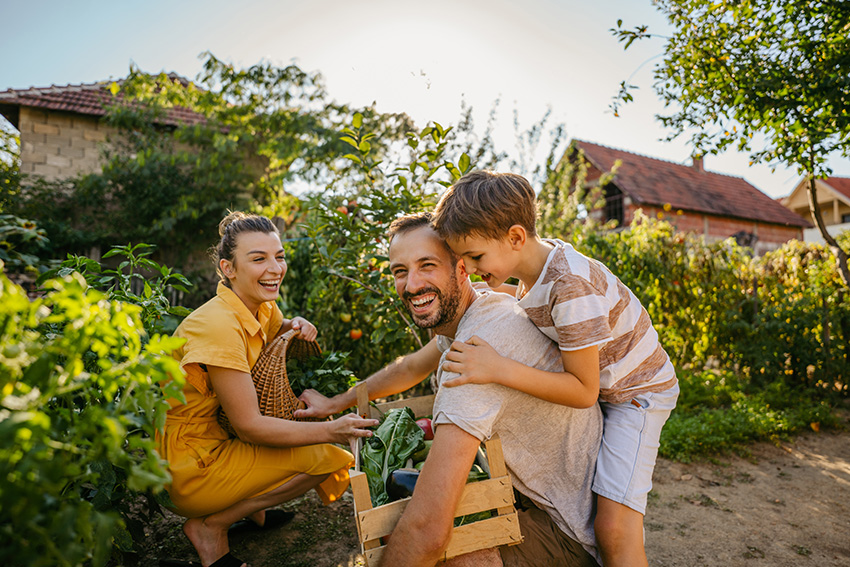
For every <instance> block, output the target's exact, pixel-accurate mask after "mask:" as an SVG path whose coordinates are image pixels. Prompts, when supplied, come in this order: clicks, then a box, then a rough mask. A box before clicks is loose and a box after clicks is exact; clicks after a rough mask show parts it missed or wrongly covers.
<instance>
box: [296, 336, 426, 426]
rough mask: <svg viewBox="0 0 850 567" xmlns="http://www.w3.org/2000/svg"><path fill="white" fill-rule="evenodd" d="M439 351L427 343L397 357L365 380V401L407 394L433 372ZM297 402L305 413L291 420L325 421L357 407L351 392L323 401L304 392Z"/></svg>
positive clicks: (350, 390) (314, 393)
mask: <svg viewBox="0 0 850 567" xmlns="http://www.w3.org/2000/svg"><path fill="white" fill-rule="evenodd" d="M440 356H441V353H440V349H438V348H437V340H436V338H434V339H431V340H430V341H429V342H428V344H426V345H425V346H424V347H422V348H421V349H419V350H417V351H416V352H412V353H410V354H407V355H405V356H400V357H399V358H397V359H395V360H394V361H393V362H392V363H390V364H388V365H387V366H385V367H384V368H382V369H381V370H378V371H377V372H375V373H374V374H372V375H371V376H369V378H367V379H366V384H367V387H368V389H369V399H370V400H374V399H376V398H385V397H387V396H391V395H393V394H398V393H399V392H404V391H405V390H409V389H410V388H412V387H413V386H415V385H417V384H419V383H420V382H421V381H422V380H424V379H425V378H427V377H428V375H429V374H430V373H431V372H434V371H435V370H437V365H438V364H439V363H440ZM299 399H300V400H301V401H303V402H304V403H305V404H307V408H306V409H301V410H296V411H295V412H294V416H295V417H319V418H323V417H327V416H329V415H333V414H336V413H339V412H341V411H344V410H346V409H348V408H350V407H352V406H354V405H356V404H357V393H356V391H355V388H350V389H349V390H348V391H346V392H343V393H342V394H337V395H336V396H334V397H332V398H326V397H325V396H323V395H322V394H320V393H319V392H317V391H315V390H305V391H304V392H303V393H302V394H301V396H299Z"/></svg>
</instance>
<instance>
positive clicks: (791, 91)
mask: <svg viewBox="0 0 850 567" xmlns="http://www.w3.org/2000/svg"><path fill="white" fill-rule="evenodd" d="M655 5H656V6H657V8H658V9H659V10H660V11H661V12H662V13H663V14H664V15H665V16H666V17H667V19H668V21H669V22H670V24H671V25H672V27H673V30H674V32H673V35H672V36H670V37H666V38H664V39H665V41H666V45H665V48H664V59H663V61H662V62H661V63H659V64H657V65H656V67H655V70H654V88H655V91H656V93H657V94H658V95H659V96H660V97H661V99H662V100H663V101H664V102H665V104H666V105H668V106H672V107H673V108H674V110H673V111H672V112H671V113H670V114H667V115H663V116H658V118H659V120H660V121H661V123H662V124H664V125H665V126H667V127H669V128H671V129H672V133H671V135H670V136H669V137H668V140H669V139H673V138H675V137H677V136H679V135H681V134H684V133H686V132H687V133H689V134H690V142H691V143H692V144H693V145H694V147H695V148H696V150H697V151H698V152H701V153H704V152H709V153H719V152H721V151H723V150H725V149H727V148H728V147H730V146H736V147H737V149H738V150H739V151H747V152H750V155H751V160H752V163H773V164H777V163H782V164H786V165H788V166H790V167H796V169H797V171H798V172H799V173H800V174H801V175H805V176H806V178H807V179H808V194H809V208H810V210H811V213H812V218H813V220H814V222H815V224H816V225H817V227H818V229H819V230H820V232H821V234H822V235H823V238H824V240H825V241H826V242H827V243H828V244H829V247H830V248H831V250H832V251H833V253H834V254H835V255H836V258H837V259H838V266H839V271H840V274H841V278H842V280H843V282H844V285H846V286H850V271H848V265H847V253H846V251H845V250H843V249H842V248H841V246H839V244H838V243H837V242H836V240H835V239H834V238H833V237H832V236H831V235H830V234H829V233H828V232H827V231H826V228H825V226H824V223H823V219H822V217H821V211H820V207H819V205H818V201H817V186H816V185H815V180H816V179H818V178H822V177H826V176H828V175H829V174H830V173H831V170H830V167H829V165H828V164H827V158H828V157H829V156H831V155H833V154H835V153H838V154H839V155H841V156H848V155H850V112H848V110H847V108H848V105H850V33H848V30H850V3H848V2H846V1H843V0H830V1H812V0H782V1H778V0H658V1H657V2H655ZM611 31H612V32H613V33H614V35H616V36H617V37H618V38H619V39H620V41H624V42H625V48H626V49H628V47H629V46H630V45H631V44H632V42H634V41H635V40H637V39H645V38H648V37H653V35H652V34H650V33H648V29H647V26H637V27H635V28H634V29H632V30H628V29H624V28H623V25H622V20H621V21H619V22H617V28H616V29H612V30H611ZM629 88H630V86H629V85H627V84H625V82H624V83H622V84H621V89H620V92H619V94H618V95H617V96H616V97H615V102H614V104H613V105H612V107H613V109H614V111H615V114H616V113H617V112H618V109H619V105H620V104H621V103H625V102H628V101H630V100H631V99H632V96H631V94H630V92H629Z"/></svg>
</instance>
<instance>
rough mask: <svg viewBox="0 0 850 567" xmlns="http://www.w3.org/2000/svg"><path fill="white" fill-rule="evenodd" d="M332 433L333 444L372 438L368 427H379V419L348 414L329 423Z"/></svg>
mask: <svg viewBox="0 0 850 567" xmlns="http://www.w3.org/2000/svg"><path fill="white" fill-rule="evenodd" d="M328 425H329V426H330V433H331V443H340V444H344V443H348V442H349V441H351V440H353V439H357V438H358V437H371V436H372V432H371V431H369V430H368V429H366V428H367V427H375V426H376V425H378V420H377V419H365V418H362V417H360V416H359V415H357V414H356V413H347V414H345V415H344V416H342V417H340V418H338V419H335V420H333V421H331V422H328Z"/></svg>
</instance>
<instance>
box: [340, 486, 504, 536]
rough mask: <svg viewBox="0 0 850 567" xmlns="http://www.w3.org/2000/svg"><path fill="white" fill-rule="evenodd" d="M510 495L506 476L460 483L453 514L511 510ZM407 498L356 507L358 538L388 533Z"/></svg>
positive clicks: (401, 512)
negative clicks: (462, 484)
mask: <svg viewBox="0 0 850 567" xmlns="http://www.w3.org/2000/svg"><path fill="white" fill-rule="evenodd" d="M361 474H362V473H361ZM513 499H514V493H513V488H512V487H511V479H510V477H508V476H503V477H501V478H491V479H488V480H482V481H479V482H473V483H470V484H467V485H466V486H465V487H464V489H463V494H462V495H461V497H460V502H459V503H458V506H457V510H456V511H455V517H456V518H457V517H460V516H465V515H466V514H474V513H476V512H483V511H485V510H495V509H498V508H499V507H504V506H506V505H507V506H509V507H510V510H511V511H513V509H514V508H513ZM409 501H410V498H405V499H403V500H396V501H395V502H390V503H389V504H384V505H383V506H378V507H377V508H369V509H363V511H362V512H361V511H359V510H360V508H357V510H358V513H357V518H358V520H359V522H360V541H361V542H367V541H370V540H375V539H379V538H382V537H384V536H385V535H389V534H390V533H392V531H393V528H395V525H396V524H397V523H398V520H399V518H401V515H402V514H403V513H404V509H405V508H406V507H407V503H408V502H409ZM355 505H356V500H355Z"/></svg>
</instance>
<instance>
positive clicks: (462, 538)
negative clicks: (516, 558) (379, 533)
mask: <svg viewBox="0 0 850 567" xmlns="http://www.w3.org/2000/svg"><path fill="white" fill-rule="evenodd" d="M521 541H522V535H521V534H520V532H519V520H518V519H517V517H516V513H514V514H509V515H505V516H495V517H493V518H490V519H488V520H480V521H478V522H474V523H472V524H467V525H465V526H458V527H456V528H454V529H453V530H452V538H451V540H450V541H449V545H448V547H447V548H446V551H445V556H444V557H443V559H444V560H445V559H451V558H452V557H457V556H458V555H463V554H465V553H471V552H473V551H477V550H479V549H487V548H490V547H496V546H499V545H515V544H518V543H520V542H521ZM386 548H387V547H386V546H385V545H382V546H380V547H375V548H373V549H369V550H367V551H364V554H363V555H364V556H365V558H366V564H367V565H377V564H378V563H379V562H380V561H381V556H382V555H383V554H384V551H385V550H386Z"/></svg>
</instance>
